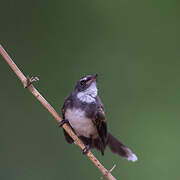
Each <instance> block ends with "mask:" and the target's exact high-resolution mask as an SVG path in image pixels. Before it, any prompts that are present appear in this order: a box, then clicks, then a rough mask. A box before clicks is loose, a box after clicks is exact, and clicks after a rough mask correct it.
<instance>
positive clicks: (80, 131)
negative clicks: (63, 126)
mask: <svg viewBox="0 0 180 180" xmlns="http://www.w3.org/2000/svg"><path fill="white" fill-rule="evenodd" d="M65 118H66V119H67V120H68V121H69V123H70V125H71V126H72V128H73V129H74V130H75V132H76V134H77V135H78V136H85V137H87V138H89V137H90V136H92V135H93V137H94V138H95V137H97V134H98V133H97V129H96V127H95V126H94V124H93V122H92V120H91V119H89V118H87V117H86V116H85V112H84V111H82V110H81V109H75V108H73V109H67V110H66V113H65Z"/></svg>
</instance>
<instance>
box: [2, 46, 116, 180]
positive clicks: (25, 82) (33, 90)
mask: <svg viewBox="0 0 180 180" xmlns="http://www.w3.org/2000/svg"><path fill="white" fill-rule="evenodd" d="M0 54H1V55H2V56H3V58H4V59H5V61H6V62H7V63H8V64H9V66H10V67H11V69H12V70H13V71H14V72H15V74H16V75H17V77H18V78H19V79H20V81H21V82H22V84H23V86H24V87H27V89H28V90H29V91H30V92H31V93H32V94H33V95H34V97H35V98H36V99H38V100H39V101H40V103H41V104H42V105H43V106H44V107H45V108H46V109H47V110H48V111H49V112H50V113H51V115H52V116H53V117H54V118H55V119H56V121H57V122H58V123H59V122H61V121H62V118H61V117H60V116H59V114H58V113H57V112H56V111H55V109H54V108H53V107H52V106H51V105H50V104H49V103H48V102H47V101H46V99H45V98H44V97H43V96H42V95H41V94H40V93H39V92H38V90H37V89H36V88H35V87H34V86H33V85H32V84H31V83H29V78H27V77H26V76H25V75H24V74H23V73H22V72H21V70H20V69H19V68H18V67H17V65H16V64H15V63H14V62H13V60H12V59H11V57H10V56H9V55H8V53H7V52H6V51H5V49H4V48H3V47H2V45H0ZM63 128H64V129H65V130H66V132H67V133H68V134H69V135H70V136H71V137H72V138H73V139H74V141H75V142H76V144H77V145H78V146H79V147H80V148H81V149H82V150H83V149H84V148H85V145H84V144H83V143H82V141H81V140H80V139H79V138H78V137H77V136H76V134H75V133H74V132H73V131H72V130H71V128H70V127H69V126H68V125H67V124H64V125H63ZM86 156H87V157H88V158H89V159H90V160H91V161H92V163H93V164H94V165H95V166H96V167H97V168H98V169H99V171H100V172H101V173H102V175H103V177H104V178H106V179H108V180H116V178H115V177H113V176H112V174H111V170H110V171H108V170H107V169H106V168H105V167H104V166H103V165H102V164H101V163H100V162H99V161H98V159H97V158H96V157H95V156H94V155H93V154H92V152H91V151H89V152H88V153H87V154H86Z"/></svg>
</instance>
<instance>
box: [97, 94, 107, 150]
mask: <svg viewBox="0 0 180 180" xmlns="http://www.w3.org/2000/svg"><path fill="white" fill-rule="evenodd" d="M97 102H98V105H99V106H98V108H97V111H96V118H95V126H96V127H97V131H98V134H99V137H100V139H101V142H102V145H103V149H104V148H105V146H106V141H107V123H106V117H105V113H104V107H103V104H102V102H101V100H100V98H99V97H97Z"/></svg>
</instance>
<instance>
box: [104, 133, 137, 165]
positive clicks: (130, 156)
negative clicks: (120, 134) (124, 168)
mask: <svg viewBox="0 0 180 180" xmlns="http://www.w3.org/2000/svg"><path fill="white" fill-rule="evenodd" d="M107 145H108V146H109V148H110V149H111V151H112V152H113V153H115V154H118V155H120V156H122V157H124V158H126V159H127V160H128V161H133V162H135V161H137V159H138V158H137V156H136V155H135V154H134V153H133V152H132V151H131V150H130V149H129V148H128V147H126V146H125V145H124V144H122V143H121V142H120V141H119V140H117V139H116V138H115V137H114V136H112V135H111V134H110V133H108V140H107Z"/></svg>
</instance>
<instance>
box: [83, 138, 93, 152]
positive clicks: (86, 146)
mask: <svg viewBox="0 0 180 180" xmlns="http://www.w3.org/2000/svg"><path fill="white" fill-rule="evenodd" d="M91 145H92V138H90V139H89V142H88V144H87V145H85V148H84V149H83V154H87V153H88V151H89V150H90V148H91Z"/></svg>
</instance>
